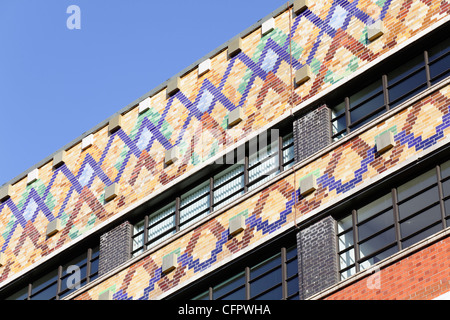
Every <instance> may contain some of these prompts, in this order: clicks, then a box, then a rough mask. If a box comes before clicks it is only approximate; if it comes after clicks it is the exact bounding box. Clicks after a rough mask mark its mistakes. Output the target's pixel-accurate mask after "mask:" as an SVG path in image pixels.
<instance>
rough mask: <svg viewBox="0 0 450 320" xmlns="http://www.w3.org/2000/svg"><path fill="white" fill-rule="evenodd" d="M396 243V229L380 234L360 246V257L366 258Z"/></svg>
mask: <svg viewBox="0 0 450 320" xmlns="http://www.w3.org/2000/svg"><path fill="white" fill-rule="evenodd" d="M394 241H395V231H394V228H390V229H389V230H386V231H384V232H383V233H380V234H379V235H377V236H376V237H374V238H372V239H369V240H367V241H365V242H363V243H361V244H360V245H359V256H360V258H364V257H366V256H368V255H370V254H372V253H374V252H375V251H377V250H379V249H381V248H383V247H385V246H387V245H389V244H391V243H393V242H394Z"/></svg>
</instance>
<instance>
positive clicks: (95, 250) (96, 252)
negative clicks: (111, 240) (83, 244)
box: [91, 246, 100, 259]
mask: <svg viewBox="0 0 450 320" xmlns="http://www.w3.org/2000/svg"><path fill="white" fill-rule="evenodd" d="M99 255H100V247H99V246H95V247H93V248H92V254H91V259H94V258H97V257H98V256H99Z"/></svg>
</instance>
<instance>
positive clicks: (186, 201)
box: [180, 181, 210, 229]
mask: <svg viewBox="0 0 450 320" xmlns="http://www.w3.org/2000/svg"><path fill="white" fill-rule="evenodd" d="M209 205H210V204H209V181H206V182H205V183H202V184H201V185H200V186H198V187H197V188H195V189H194V190H192V191H189V192H187V193H185V194H184V195H182V196H181V203H180V206H181V208H182V209H181V210H180V224H183V223H185V222H187V221H188V223H186V224H183V226H182V227H180V229H182V228H185V227H186V226H188V225H190V224H192V223H194V222H196V221H198V220H200V219H201V218H203V217H204V216H206V215H207V214H208V213H209ZM200 213H201V214H200ZM198 214H200V215H198ZM196 215H198V216H197V217H195V216H196ZM193 217H195V218H194V219H192V220H190V219H191V218H193Z"/></svg>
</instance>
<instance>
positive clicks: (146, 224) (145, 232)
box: [142, 215, 149, 251]
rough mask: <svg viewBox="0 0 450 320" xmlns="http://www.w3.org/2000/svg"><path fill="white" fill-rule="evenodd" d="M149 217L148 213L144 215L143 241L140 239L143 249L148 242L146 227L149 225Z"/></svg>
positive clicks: (145, 248)
mask: <svg viewBox="0 0 450 320" xmlns="http://www.w3.org/2000/svg"><path fill="white" fill-rule="evenodd" d="M148 224H149V218H148V215H146V216H145V217H144V239H143V240H144V241H142V249H143V250H144V251H145V250H147V243H148V227H149V225H148Z"/></svg>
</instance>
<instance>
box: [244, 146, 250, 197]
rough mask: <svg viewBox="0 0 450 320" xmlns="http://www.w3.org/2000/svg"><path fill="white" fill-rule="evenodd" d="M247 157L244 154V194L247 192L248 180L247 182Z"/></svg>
mask: <svg viewBox="0 0 450 320" xmlns="http://www.w3.org/2000/svg"><path fill="white" fill-rule="evenodd" d="M248 161H249V160H248V155H247V154H246V155H245V157H244V193H246V192H247V191H248V183H249V182H248V180H249V175H248V171H249V170H248Z"/></svg>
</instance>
